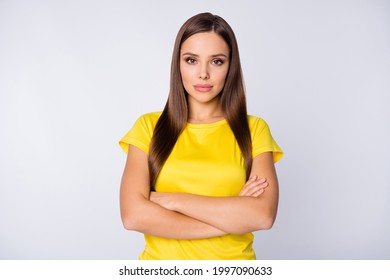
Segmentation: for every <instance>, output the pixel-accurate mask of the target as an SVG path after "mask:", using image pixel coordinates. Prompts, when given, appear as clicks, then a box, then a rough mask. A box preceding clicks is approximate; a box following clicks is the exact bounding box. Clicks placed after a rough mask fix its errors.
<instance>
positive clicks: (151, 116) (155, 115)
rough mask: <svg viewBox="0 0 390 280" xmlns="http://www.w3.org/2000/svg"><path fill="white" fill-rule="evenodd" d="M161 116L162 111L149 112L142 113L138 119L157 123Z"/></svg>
mask: <svg viewBox="0 0 390 280" xmlns="http://www.w3.org/2000/svg"><path fill="white" fill-rule="evenodd" d="M160 116H161V112H149V113H145V114H143V115H141V116H140V117H139V118H138V120H137V121H146V122H152V123H157V121H158V119H159V118H160Z"/></svg>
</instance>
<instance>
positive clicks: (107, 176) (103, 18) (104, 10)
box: [0, 0, 390, 259]
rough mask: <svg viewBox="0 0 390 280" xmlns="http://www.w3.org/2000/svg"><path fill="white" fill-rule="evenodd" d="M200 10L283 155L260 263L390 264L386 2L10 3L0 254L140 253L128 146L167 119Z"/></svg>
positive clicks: (4, 52) (3, 65) (2, 86)
mask: <svg viewBox="0 0 390 280" xmlns="http://www.w3.org/2000/svg"><path fill="white" fill-rule="evenodd" d="M205 11H210V12H212V13H215V14H218V15H220V16H222V17H223V18H225V19H226V20H227V21H228V22H229V23H230V25H231V26H232V28H233V29H234V31H235V33H236V37H237V40H238V43H239V48H240V54H241V59H242V66H243V72H244V77H245V83H246V89H247V101H248V111H249V113H250V114H252V115H256V116H259V117H262V118H264V119H265V120H266V121H267V122H268V124H269V125H270V128H271V131H272V134H273V136H274V138H275V139H276V141H277V142H278V144H279V145H280V146H281V147H282V149H283V150H284V152H285V156H284V158H282V160H281V161H280V162H279V163H277V172H278V176H279V180H280V207H279V212H278V218H277V221H276V223H275V225H274V227H273V228H272V229H271V230H270V231H259V232H256V233H255V243H254V248H255V250H256V252H257V257H258V258H259V259H389V258H390V215H389V214H390V206H389V205H390V203H389V201H390V200H389V199H390V188H389V187H390V172H389V171H390V148H389V146H390V125H389V121H390V113H389V105H390V97H389V95H390V2H389V1H385V0H382V1H380V0H366V1H363V0H362V1H359V0H357V1H347V0H334V1H329V0H328V1H325V0H324V1H312V0H307V1H303V0H298V1H289V0H276V1H265V0H263V1H222V0H221V1H217V0H214V1H210V0H208V1H173V0H170V1H169V0H165V1H157V0H156V1H125V0H123V1H118V0H114V1H112V0H110V1H108V0H107V1H103V0H99V1H92V0H91V1H88V0H77V1H76V0H71V1H50V0H36V1H28V0H25V1H21V0H16V1H15V0H13V1H11V0H0V133H1V135H0V258H1V259H136V258H137V257H138V255H139V253H140V252H141V250H142V249H143V246H144V241H143V236H142V234H140V233H137V232H130V231H126V230H125V229H124V228H123V227H122V224H121V220H120V215H119V185H120V180H121V175H122V171H123V167H124V163H125V159H126V156H125V154H124V153H123V152H122V150H121V149H120V148H119V146H118V141H119V139H120V138H121V137H122V136H123V135H124V134H125V133H126V132H127V131H128V130H129V129H130V128H131V126H132V125H133V123H134V122H135V120H136V119H137V118H138V117H139V116H140V115H141V114H143V113H146V112H150V111H160V110H162V108H163V106H164V104H165V101H166V98H167V94H168V88H169V71H170V60H171V55H172V49H173V42H174V39H175V36H176V33H177V31H178V29H179V28H180V26H181V25H182V24H183V23H184V21H185V20H186V19H188V18H189V17H191V16H193V15H195V14H197V13H199V12H205Z"/></svg>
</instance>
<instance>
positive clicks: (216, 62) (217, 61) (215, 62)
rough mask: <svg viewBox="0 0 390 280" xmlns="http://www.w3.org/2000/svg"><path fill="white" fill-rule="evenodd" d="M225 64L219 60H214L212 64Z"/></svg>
mask: <svg viewBox="0 0 390 280" xmlns="http://www.w3.org/2000/svg"><path fill="white" fill-rule="evenodd" d="M224 62H225V61H223V60H222V59H219V58H217V59H214V60H213V61H212V64H215V65H222V64H223V63H224Z"/></svg>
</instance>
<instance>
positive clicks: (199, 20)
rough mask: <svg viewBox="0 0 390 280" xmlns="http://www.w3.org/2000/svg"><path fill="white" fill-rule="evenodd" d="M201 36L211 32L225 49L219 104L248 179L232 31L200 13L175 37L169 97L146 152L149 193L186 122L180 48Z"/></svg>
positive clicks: (248, 149)
mask: <svg viewBox="0 0 390 280" xmlns="http://www.w3.org/2000/svg"><path fill="white" fill-rule="evenodd" d="M202 32H215V33H216V34H218V35H219V36H221V38H223V40H224V41H225V42H226V44H227V45H228V46H229V49H230V57H229V59H230V64H229V70H228V73H227V77H226V81H225V85H224V87H223V89H222V91H221V92H220V102H221V107H222V111H223V114H224V117H225V118H226V120H227V122H228V124H229V126H230V129H231V130H232V132H233V134H234V137H235V138H236V141H237V143H238V145H239V147H240V150H241V153H242V155H243V158H244V165H245V171H246V179H248V178H249V175H250V170H251V168H252V140H251V134H250V130H249V124H248V117H247V109H246V99H245V88H244V81H243V77H242V70H241V62H240V56H239V52H238V44H237V40H236V37H235V35H234V32H233V30H232V28H231V27H230V26H229V24H228V23H227V22H226V21H225V20H224V19H223V18H221V17H220V16H217V15H213V14H211V13H201V14H198V15H195V16H193V17H191V18H190V19H188V20H187V21H186V22H185V23H184V24H183V26H182V27H181V28H180V30H179V32H178V34H177V36H176V40H175V45H174V48H173V55H172V63H171V77H170V90H169V96H168V100H167V102H166V104H165V107H164V110H163V111H162V114H161V116H160V118H159V120H158V121H157V124H156V127H155V129H154V132H153V136H152V139H151V143H150V149H149V156H148V164H149V175H150V186H151V189H152V190H153V189H154V187H155V183H156V180H157V177H158V174H159V172H160V170H161V168H162V167H163V165H164V163H165V161H166V160H167V158H168V157H169V155H170V153H171V152H172V149H173V147H174V146H175V144H176V141H177V139H178V137H179V135H180V134H181V133H182V131H183V129H184V128H185V126H186V124H187V121H188V104H187V92H186V91H185V89H184V86H183V83H182V78H181V74H180V50H181V46H182V44H183V42H184V41H185V40H186V39H188V38H189V37H190V36H192V35H194V34H197V33H202Z"/></svg>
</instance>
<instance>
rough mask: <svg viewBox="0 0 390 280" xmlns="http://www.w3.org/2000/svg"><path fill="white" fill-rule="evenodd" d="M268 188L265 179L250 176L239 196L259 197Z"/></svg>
mask: <svg viewBox="0 0 390 280" xmlns="http://www.w3.org/2000/svg"><path fill="white" fill-rule="evenodd" d="M266 187H268V182H267V179H266V178H258V177H257V175H254V176H252V177H251V178H249V180H248V181H247V182H246V183H245V185H244V186H243V187H242V189H241V192H240V194H239V196H251V197H259V196H260V195H261V194H262V193H263V192H264V191H265V188H266Z"/></svg>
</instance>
